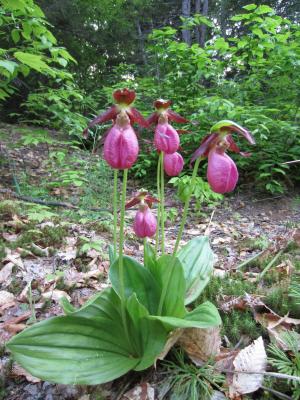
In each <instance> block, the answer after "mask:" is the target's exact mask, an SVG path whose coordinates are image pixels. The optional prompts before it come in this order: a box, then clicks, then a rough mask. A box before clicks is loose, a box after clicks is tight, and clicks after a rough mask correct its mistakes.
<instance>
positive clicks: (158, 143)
mask: <svg viewBox="0 0 300 400" xmlns="http://www.w3.org/2000/svg"><path fill="white" fill-rule="evenodd" d="M154 145H155V147H156V149H157V150H159V151H163V152H165V153H168V154H172V153H175V151H177V150H178V147H179V135H178V133H177V132H176V130H175V129H174V128H173V127H172V126H171V125H170V124H168V123H166V122H165V123H163V124H157V126H156V129H155V135H154Z"/></svg>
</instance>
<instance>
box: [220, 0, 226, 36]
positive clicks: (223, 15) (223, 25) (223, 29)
mask: <svg viewBox="0 0 300 400" xmlns="http://www.w3.org/2000/svg"><path fill="white" fill-rule="evenodd" d="M226 6H227V0H222V1H221V9H220V19H221V21H220V25H221V34H222V36H223V37H224V38H225V37H226Z"/></svg>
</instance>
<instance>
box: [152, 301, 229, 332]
mask: <svg viewBox="0 0 300 400" xmlns="http://www.w3.org/2000/svg"><path fill="white" fill-rule="evenodd" d="M148 318H149V319H156V320H158V321H161V322H162V323H163V324H164V325H165V326H166V328H167V329H169V330H172V329H175V328H210V327H212V326H217V325H221V323H222V320H221V318H220V315H219V312H218V310H217V308H216V307H215V306H214V305H213V304H212V303H210V302H209V301H207V302H205V303H203V304H200V306H198V307H197V308H195V310H193V311H192V312H190V313H188V314H187V315H186V316H185V317H184V318H175V317H164V316H162V317H160V316H149V317H148Z"/></svg>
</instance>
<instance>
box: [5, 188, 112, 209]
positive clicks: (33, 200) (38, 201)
mask: <svg viewBox="0 0 300 400" xmlns="http://www.w3.org/2000/svg"><path fill="white" fill-rule="evenodd" d="M0 193H6V194H8V195H10V196H11V197H15V198H16V199H19V200H22V201H26V202H27V203H34V204H42V205H45V206H48V207H63V208H71V209H73V210H80V209H81V208H80V207H78V206H75V205H74V204H72V203H65V202H63V201H52V200H50V201H47V200H41V199H36V198H33V197H30V196H22V195H19V194H17V193H16V192H13V191H12V190H10V189H0ZM85 210H87V211H95V212H112V210H111V209H110V208H94V207H91V208H85Z"/></svg>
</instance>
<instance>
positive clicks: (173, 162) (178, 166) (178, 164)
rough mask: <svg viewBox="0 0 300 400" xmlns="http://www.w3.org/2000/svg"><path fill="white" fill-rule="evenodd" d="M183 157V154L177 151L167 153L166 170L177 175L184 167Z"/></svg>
mask: <svg viewBox="0 0 300 400" xmlns="http://www.w3.org/2000/svg"><path fill="white" fill-rule="evenodd" d="M183 164H184V161H183V158H182V156H181V154H179V153H177V152H175V153H173V154H165V156H164V170H165V172H166V174H167V175H169V176H177V175H179V174H180V172H181V171H182V169H183Z"/></svg>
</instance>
